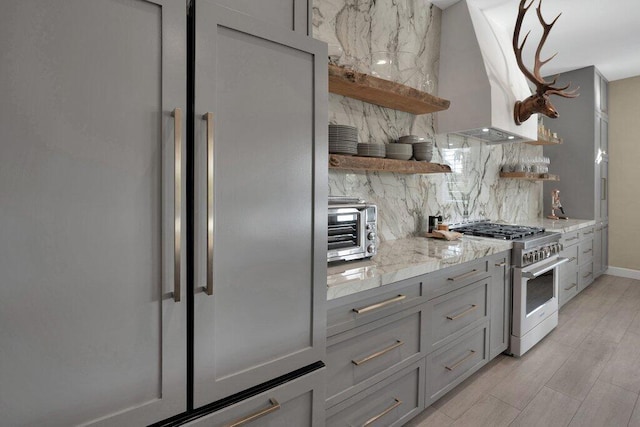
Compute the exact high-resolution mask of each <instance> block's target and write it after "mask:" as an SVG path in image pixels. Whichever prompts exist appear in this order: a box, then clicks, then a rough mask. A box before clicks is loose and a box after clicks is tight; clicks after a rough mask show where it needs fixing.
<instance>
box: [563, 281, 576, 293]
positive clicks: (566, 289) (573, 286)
mask: <svg viewBox="0 0 640 427" xmlns="http://www.w3.org/2000/svg"><path fill="white" fill-rule="evenodd" d="M577 286H578V284H577V283H572V284H571V286H569V287H568V288H564V290H565V291H568V290H569V289H571V288H575V287H577Z"/></svg>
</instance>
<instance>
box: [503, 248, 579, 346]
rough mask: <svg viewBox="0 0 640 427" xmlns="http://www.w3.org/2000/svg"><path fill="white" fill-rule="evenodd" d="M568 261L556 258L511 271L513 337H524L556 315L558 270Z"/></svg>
mask: <svg viewBox="0 0 640 427" xmlns="http://www.w3.org/2000/svg"><path fill="white" fill-rule="evenodd" d="M567 261H569V260H568V259H567V258H560V257H559V256H558V255H556V256H553V257H551V258H547V259H545V260H544V261H541V262H537V263H535V264H532V265H529V266H527V267H524V268H518V267H516V268H514V269H513V323H512V331H511V333H512V335H514V336H516V337H522V336H524V335H525V334H526V333H527V332H529V331H530V330H531V329H533V328H534V327H535V326H536V325H538V324H539V323H540V322H542V321H543V320H545V319H546V318H547V317H549V316H550V315H552V314H553V313H554V312H556V311H558V266H559V265H560V264H563V263H565V262H567Z"/></svg>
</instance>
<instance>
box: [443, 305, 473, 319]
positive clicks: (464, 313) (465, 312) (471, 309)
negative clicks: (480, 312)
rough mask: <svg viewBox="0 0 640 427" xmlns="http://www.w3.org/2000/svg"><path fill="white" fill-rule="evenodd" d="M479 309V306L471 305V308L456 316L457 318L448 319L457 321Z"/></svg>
mask: <svg viewBox="0 0 640 427" xmlns="http://www.w3.org/2000/svg"><path fill="white" fill-rule="evenodd" d="M477 309H478V305H477V304H471V307H469V308H467V309H466V310H464V311H463V312H461V313H458V314H456V315H455V316H447V319H449V320H457V319H459V318H461V317H464V316H466V315H467V314H470V313H471V312H472V311H474V310H477Z"/></svg>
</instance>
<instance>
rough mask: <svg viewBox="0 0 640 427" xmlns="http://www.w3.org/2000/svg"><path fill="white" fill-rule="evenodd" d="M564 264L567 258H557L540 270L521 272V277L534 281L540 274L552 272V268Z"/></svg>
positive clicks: (567, 260)
mask: <svg viewBox="0 0 640 427" xmlns="http://www.w3.org/2000/svg"><path fill="white" fill-rule="evenodd" d="M565 262H569V258H557V259H556V260H555V261H553V262H551V263H549V264H545V265H543V266H541V267H540V268H537V269H535V270H533V271H523V272H522V277H524V278H527V279H535V278H536V277H538V276H540V275H541V274H544V273H546V272H547V271H549V270H552V269H554V268H556V267H557V266H559V265H561V264H564V263H565Z"/></svg>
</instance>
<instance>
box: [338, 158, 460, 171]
mask: <svg viewBox="0 0 640 427" xmlns="http://www.w3.org/2000/svg"><path fill="white" fill-rule="evenodd" d="M329 168H330V169H347V170H361V171H378V172H394V173H406V174H427V173H450V172H451V168H450V167H449V165H441V164H439V163H429V162H418V161H415V160H394V159H380V158H376V157H358V156H343V155H340V154H329Z"/></svg>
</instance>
